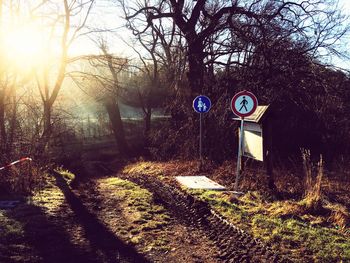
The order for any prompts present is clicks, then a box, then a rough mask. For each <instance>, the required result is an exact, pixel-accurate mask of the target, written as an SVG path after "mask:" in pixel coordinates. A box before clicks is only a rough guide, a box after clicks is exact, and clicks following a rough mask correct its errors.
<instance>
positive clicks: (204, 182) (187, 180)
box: [176, 176, 226, 191]
mask: <svg viewBox="0 0 350 263" xmlns="http://www.w3.org/2000/svg"><path fill="white" fill-rule="evenodd" d="M176 180H177V181H178V182H179V183H180V184H182V185H184V186H186V187H188V188H191V189H205V190H220V191H222V190H225V189H226V188H225V187H224V186H222V185H220V184H218V183H217V182H214V181H213V180H211V179H209V178H208V177H206V176H176Z"/></svg>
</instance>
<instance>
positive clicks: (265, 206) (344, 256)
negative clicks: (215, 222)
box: [187, 190, 350, 263]
mask: <svg viewBox="0 0 350 263" xmlns="http://www.w3.org/2000/svg"><path fill="white" fill-rule="evenodd" d="M187 191H189V192H190V193H191V194H193V195H196V196H197V197H198V198H200V199H202V200H205V201H207V202H208V203H209V204H210V205H211V206H212V207H213V208H214V209H215V210H216V211H218V212H220V213H221V214H223V215H224V216H225V217H227V218H228V219H229V220H230V221H231V222H232V223H234V224H235V225H237V226H239V227H240V228H242V229H244V230H246V231H247V232H249V233H250V234H252V235H253V236H254V237H256V238H260V239H262V240H264V241H265V242H267V243H269V244H270V245H271V246H272V247H273V248H275V249H276V250H278V251H280V253H281V254H283V255H286V256H288V257H289V258H290V259H292V260H293V261H295V262H325V263H326V262H350V238H349V235H347V234H345V232H344V231H340V230H337V229H335V228H331V227H322V226H320V225H317V224H316V225H313V224H311V223H310V222H308V221H303V220H302V218H299V217H298V216H296V217H293V212H294V211H296V210H297V209H298V206H297V205H296V204H294V203H293V202H291V201H289V202H266V201H264V200H265V199H264V198H263V197H262V196H261V195H260V194H259V193H257V192H248V193H247V194H245V195H244V196H242V197H240V198H239V199H233V200H232V199H231V198H230V195H229V194H227V193H225V192H217V191H203V190H187ZM286 214H288V216H287V217H286V216H285V215H286Z"/></svg>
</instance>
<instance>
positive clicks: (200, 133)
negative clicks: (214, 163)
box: [199, 113, 203, 167]
mask: <svg viewBox="0 0 350 263" xmlns="http://www.w3.org/2000/svg"><path fill="white" fill-rule="evenodd" d="M199 161H200V167H202V166H203V159H202V113H199Z"/></svg>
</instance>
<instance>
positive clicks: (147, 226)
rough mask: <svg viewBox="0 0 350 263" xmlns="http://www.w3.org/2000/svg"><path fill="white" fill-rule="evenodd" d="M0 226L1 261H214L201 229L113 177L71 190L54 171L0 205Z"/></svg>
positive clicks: (93, 180)
mask: <svg viewBox="0 0 350 263" xmlns="http://www.w3.org/2000/svg"><path fill="white" fill-rule="evenodd" d="M135 189H136V190H137V191H141V193H144V196H145V198H146V199H145V200H146V201H145V202H144V200H141V199H140V198H139V197H138V194H139V192H137V195H132V193H133V191H134V190H135ZM141 196H142V195H141ZM147 198H148V199H147ZM149 198H150V199H149ZM142 202H143V203H142ZM140 204H142V205H140ZM0 230H1V235H0V262H4V263H6V262H34V263H36V262H57V263H58V262H65V263H66V262H75V263H76V262H84V263H85V262H87V263H89V262H103V263H104V262H140V263H141V262H210V263H211V262H213V263H215V262H219V261H218V259H217V254H216V251H217V249H216V247H215V245H214V244H213V242H212V241H210V240H209V239H208V238H207V237H206V236H204V235H203V233H201V232H200V231H198V230H196V229H195V228H193V227H189V226H187V225H186V224H184V223H183V222H181V220H180V221H179V220H178V219H177V218H176V217H174V216H173V215H172V214H171V213H169V212H168V211H167V210H166V209H164V207H162V206H161V205H160V204H159V203H157V202H156V201H155V200H154V199H153V197H152V195H151V194H150V193H149V192H147V191H146V190H145V189H142V188H139V187H137V186H135V185H131V184H130V183H128V182H126V183H124V182H123V181H119V179H115V178H113V177H112V178H111V177H104V178H94V179H91V180H88V181H86V182H84V183H82V184H80V185H79V187H78V189H75V190H72V189H71V188H70V187H69V186H68V185H67V183H66V181H64V180H63V179H62V177H60V176H57V175H55V176H54V180H53V181H52V184H51V185H50V186H48V187H47V188H45V189H44V190H43V191H42V192H41V193H40V194H37V195H36V196H35V197H34V198H33V202H32V203H31V204H22V205H20V206H18V207H17V208H15V209H13V210H7V211H5V212H4V211H1V210H0Z"/></svg>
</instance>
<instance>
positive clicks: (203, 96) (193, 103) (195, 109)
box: [192, 95, 212, 114]
mask: <svg viewBox="0 0 350 263" xmlns="http://www.w3.org/2000/svg"><path fill="white" fill-rule="evenodd" d="M199 98H205V99H206V100H207V101H208V102H209V105H208V106H206V107H207V108H208V110H206V111H198V110H197V108H196V107H195V101H196V100H197V99H199ZM211 106H212V103H211V100H210V99H209V97H208V96H205V95H198V96H197V97H195V98H194V100H193V102H192V107H193V109H194V111H195V112H197V113H200V114H201V113H208V112H209V111H210V109H211Z"/></svg>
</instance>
